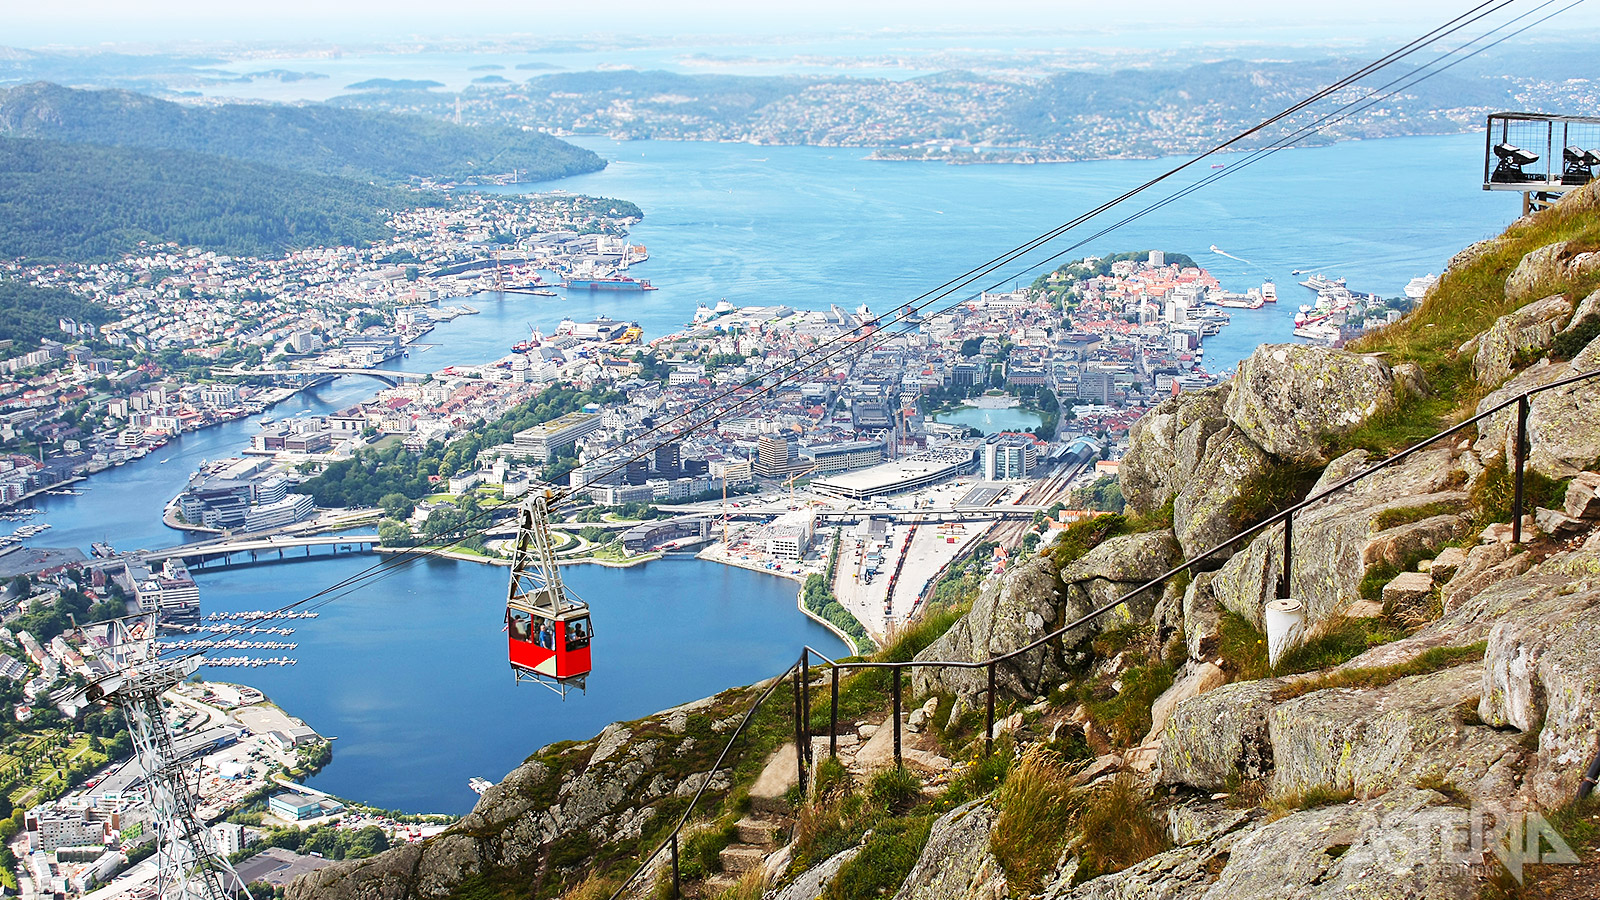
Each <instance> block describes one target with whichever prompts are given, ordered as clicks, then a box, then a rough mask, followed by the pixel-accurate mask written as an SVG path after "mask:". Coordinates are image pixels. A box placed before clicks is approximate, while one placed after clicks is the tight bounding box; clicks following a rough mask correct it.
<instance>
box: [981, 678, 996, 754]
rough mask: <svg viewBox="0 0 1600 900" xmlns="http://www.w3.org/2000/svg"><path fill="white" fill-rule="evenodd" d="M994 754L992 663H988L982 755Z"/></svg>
mask: <svg viewBox="0 0 1600 900" xmlns="http://www.w3.org/2000/svg"><path fill="white" fill-rule="evenodd" d="M992 753H994V662H993V661H990V663H989V692H988V694H987V695H985V696H984V700H983V755H984V756H989V755H990V754H992Z"/></svg>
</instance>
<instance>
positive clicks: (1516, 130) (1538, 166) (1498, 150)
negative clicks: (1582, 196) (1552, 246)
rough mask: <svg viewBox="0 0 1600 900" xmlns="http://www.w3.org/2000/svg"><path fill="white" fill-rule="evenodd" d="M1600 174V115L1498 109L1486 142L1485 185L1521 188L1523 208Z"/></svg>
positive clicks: (1537, 205) (1525, 211)
mask: <svg viewBox="0 0 1600 900" xmlns="http://www.w3.org/2000/svg"><path fill="white" fill-rule="evenodd" d="M1596 175H1600V118H1596V117H1593V116H1552V115H1545V114H1543V113H1529V112H1498V113H1492V114H1491V115H1490V116H1489V121H1488V131H1487V133H1486V134H1485V135H1484V141H1483V189H1484V190H1486V191H1519V192H1521V194H1522V212H1523V215H1527V214H1528V213H1530V212H1533V211H1534V210H1538V209H1543V208H1545V207H1546V206H1549V205H1550V204H1551V203H1554V202H1555V201H1556V200H1558V199H1560V197H1561V195H1562V194H1565V193H1566V192H1567V191H1570V190H1572V189H1573V188H1579V187H1583V186H1584V185H1586V184H1588V183H1589V182H1590V181H1593V180H1594V178H1595V176H1596Z"/></svg>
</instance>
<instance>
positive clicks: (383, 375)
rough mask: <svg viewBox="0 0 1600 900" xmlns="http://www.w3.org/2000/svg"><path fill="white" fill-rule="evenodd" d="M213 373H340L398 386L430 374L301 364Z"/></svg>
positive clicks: (275, 375)
mask: <svg viewBox="0 0 1600 900" xmlns="http://www.w3.org/2000/svg"><path fill="white" fill-rule="evenodd" d="M211 374H212V375H216V376H220V377H225V378H276V379H284V378H326V377H332V376H338V375H365V376H367V377H368V378H376V379H378V380H379V381H382V382H384V383H385V384H388V385H391V386H396V385H400V384H404V383H406V382H412V381H422V380H424V379H426V378H429V377H430V376H429V375H427V374H425V373H420V372H401V371H398V370H396V369H362V368H355V367H343V366H301V367H298V368H293V369H247V368H245V367H244V366H234V367H233V368H231V369H212V370H211Z"/></svg>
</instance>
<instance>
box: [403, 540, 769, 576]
mask: <svg viewBox="0 0 1600 900" xmlns="http://www.w3.org/2000/svg"><path fill="white" fill-rule="evenodd" d="M413 550H420V551H422V552H423V555H425V556H432V557H436V558H438V559H453V560H456V561H457V562H470V563H481V564H483V565H487V566H505V567H510V565H511V560H509V559H506V558H504V557H493V556H479V555H478V554H476V553H463V552H461V551H460V550H444V549H440V548H437V547H381V546H379V547H373V548H372V552H374V553H409V552H411V551H413ZM658 559H661V554H659V553H644V554H640V555H639V556H636V557H632V558H630V559H594V558H593V557H588V556H584V557H579V558H577V559H558V560H556V565H558V566H576V565H581V564H584V563H588V564H590V565H596V566H605V567H606V568H610V569H627V568H631V567H633V566H642V565H644V564H645V563H648V562H655V561H656V560H658ZM768 574H774V573H770V572H769V573H768Z"/></svg>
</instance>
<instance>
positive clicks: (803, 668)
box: [800, 647, 814, 767]
mask: <svg viewBox="0 0 1600 900" xmlns="http://www.w3.org/2000/svg"><path fill="white" fill-rule="evenodd" d="M800 685H801V687H800V690H801V698H802V700H803V701H804V702H803V703H802V704H801V707H802V708H803V709H804V710H805V716H804V717H803V719H802V721H804V722H805V738H806V743H805V757H806V766H807V767H810V765H811V764H812V762H814V760H813V759H812V758H811V650H810V648H808V647H802V648H801V649H800Z"/></svg>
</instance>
